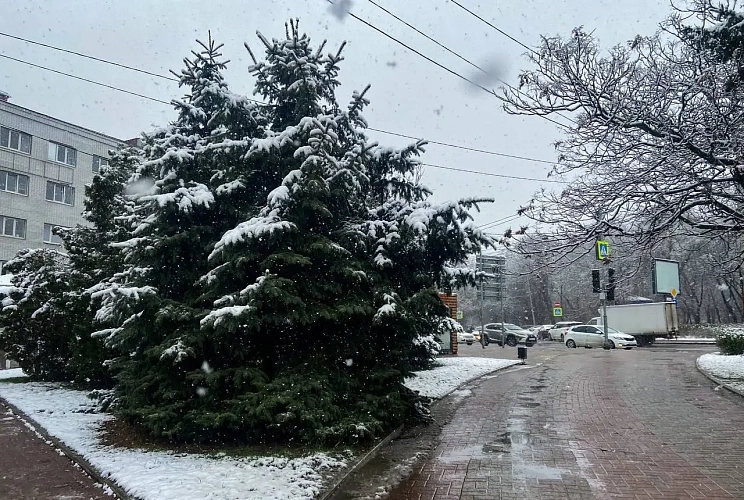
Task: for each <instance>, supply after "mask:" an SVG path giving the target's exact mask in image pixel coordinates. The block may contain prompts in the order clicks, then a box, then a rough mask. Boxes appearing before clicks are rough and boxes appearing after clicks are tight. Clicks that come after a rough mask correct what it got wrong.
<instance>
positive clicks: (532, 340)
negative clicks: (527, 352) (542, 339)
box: [485, 323, 537, 347]
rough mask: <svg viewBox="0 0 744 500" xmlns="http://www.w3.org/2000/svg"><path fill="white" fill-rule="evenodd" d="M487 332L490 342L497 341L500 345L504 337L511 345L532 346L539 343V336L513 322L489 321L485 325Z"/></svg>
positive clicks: (507, 343)
mask: <svg viewBox="0 0 744 500" xmlns="http://www.w3.org/2000/svg"><path fill="white" fill-rule="evenodd" d="M485 333H486V335H487V336H488V337H487V338H488V341H489V342H495V343H496V344H498V345H502V344H501V339H502V337H503V339H504V342H506V345H508V346H509V347H516V345H517V344H525V345H526V346H527V347H532V346H533V345H535V344H536V343H537V336H536V335H535V334H534V333H532V332H529V331H527V330H523V329H522V328H521V327H519V326H517V325H513V324H511V323H503V324H502V323H489V324H487V325H485Z"/></svg>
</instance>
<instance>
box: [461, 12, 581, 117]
mask: <svg viewBox="0 0 744 500" xmlns="http://www.w3.org/2000/svg"><path fill="white" fill-rule="evenodd" d="M451 1H452V3H454V4H455V5H457V6H458V7H460V8H461V9H463V10H464V11H466V12H468V13H469V14H470V15H472V16H474V17H475V18H477V19H479V20H480V21H482V22H484V23H485V24H487V25H488V26H490V27H491V28H493V29H494V30H496V31H497V32H499V33H501V34H502V35H504V36H505V37H507V38H508V39H510V40H512V41H513V42H515V43H516V44H518V45H521V46H522V47H524V48H525V49H527V50H529V51H530V52H532V53H533V54H535V55H537V56H539V55H540V54H538V52H537V51H536V50H535V49H533V48H532V47H529V46H528V45H526V44H524V43H522V42H521V41H519V40H517V39H516V38H514V37H513V36H511V35H510V34H509V33H507V32H505V31H504V30H502V29H501V28H499V27H498V26H495V25H494V24H493V23H491V22H489V21H487V20H486V19H483V18H482V17H481V16H479V15H478V14H476V13H475V12H473V11H472V10H470V9H468V8H467V7H465V6H464V5H462V4H461V3H460V2H458V1H457V0H451ZM499 81H500V82H501V83H503V84H504V85H506V86H507V87H508V88H509V89H510V90H512V91H513V92H515V93H516V94H519V95H521V96H524V97H527V98H528V99H531V100H532V101H535V102H538V101H537V99H535V98H534V97H532V96H530V95H527V94H525V93H524V92H522V91H521V90H519V89H518V88H516V87H513V86H512V85H509V84H508V83H506V82H505V81H503V80H501V79H499ZM556 114H557V115H558V116H560V117H561V118H564V119H566V120H568V121H570V122H571V123H573V124H574V125H578V122H577V121H576V120H574V119H573V118H571V117H570V116H566V115H564V114H563V113H560V112H557V111H556ZM537 116H540V117H541V118H545V119H546V120H548V121H551V122H553V123H557V122H554V121H553V120H551V119H550V118H548V117H546V116H545V115H541V114H538V115H537ZM561 126H563V127H565V125H561Z"/></svg>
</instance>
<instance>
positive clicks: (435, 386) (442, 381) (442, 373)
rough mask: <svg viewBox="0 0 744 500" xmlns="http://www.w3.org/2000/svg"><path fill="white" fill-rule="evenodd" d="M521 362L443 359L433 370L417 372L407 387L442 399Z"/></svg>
mask: <svg viewBox="0 0 744 500" xmlns="http://www.w3.org/2000/svg"><path fill="white" fill-rule="evenodd" d="M518 362H519V361H515V360H511V359H490V358H468V357H459V356H458V357H453V358H442V359H440V360H439V363H440V364H441V365H442V366H438V367H436V368H434V369H433V370H429V371H424V372H417V373H416V376H415V377H411V378H408V379H406V387H408V388H409V389H412V390H414V391H419V392H420V393H421V395H422V396H428V397H430V398H435V399H438V398H442V397H444V396H446V395H447V394H449V393H450V392H452V391H453V390H455V389H456V388H457V387H458V386H459V385H461V384H464V383H465V382H467V381H468V380H472V379H474V378H477V377H480V376H481V375H485V374H486V373H489V372H492V371H494V370H500V369H501V368H505V367H507V366H511V365H515V364H517V363H518Z"/></svg>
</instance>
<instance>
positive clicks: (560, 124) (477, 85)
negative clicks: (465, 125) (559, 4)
mask: <svg viewBox="0 0 744 500" xmlns="http://www.w3.org/2000/svg"><path fill="white" fill-rule="evenodd" d="M326 1H327V2H328V3H329V4H331V5H335V3H334V2H333V0H326ZM346 13H347V14H348V15H349V16H351V17H352V18H354V19H356V20H357V21H359V22H361V23H363V24H365V25H367V26H369V27H370V28H372V29H373V30H375V31H377V32H378V33H380V34H381V35H383V36H385V37H387V38H389V39H391V40H393V41H394V42H395V43H397V44H399V45H401V46H403V47H405V48H406V49H408V50H410V51H411V52H413V53H414V54H416V55H417V56H419V57H422V58H424V59H426V60H427V61H429V62H430V63H432V64H434V65H435V66H437V67H439V68H441V69H443V70H445V71H446V72H448V73H450V74H452V75H455V76H457V77H458V78H461V79H462V80H465V81H466V82H468V83H470V84H471V85H474V86H476V87H478V88H479V89H481V90H483V91H484V92H486V93H488V94H490V95H491V96H493V97H495V98H496V99H498V100H500V101H502V102H504V103H507V102H508V101H507V100H506V99H504V98H503V97H501V96H500V95H498V94H497V93H496V92H494V91H493V90H491V89H487V88H486V87H484V86H483V85H481V84H479V83H476V82H474V81H473V80H471V79H470V78H468V77H466V76H463V75H461V74H460V73H458V72H457V71H455V70H453V69H450V68H448V67H447V66H445V65H443V64H441V63H439V62H437V61H435V60H434V59H432V58H431V57H429V56H427V55H425V54H423V53H421V52H419V51H418V50H416V49H414V48H413V47H411V46H410V45H408V44H406V43H404V42H401V41H400V40H398V39H397V38H395V37H394V36H392V35H390V34H389V33H387V32H385V31H384V30H382V29H380V28H378V27H377V26H375V25H374V24H372V23H370V22H369V21H366V20H365V19H362V18H361V17H359V16H357V15H356V14H354V13H353V12H351V11H347V12H346ZM406 24H408V23H406ZM416 31H418V30H416ZM497 80H498V81H499V82H501V83H503V84H504V85H505V86H507V87H508V88H510V89H511V90H513V91H514V92H517V93H520V94H521V93H522V92H521V91H520V90H519V89H516V88H514V87H512V86H511V85H509V84H508V83H506V82H505V81H503V80H501V79H497ZM559 115H560V113H559ZM537 116H539V117H541V118H543V119H544V120H547V121H549V122H551V123H553V124H555V125H558V126H559V127H563V128H569V127H568V126H567V125H564V124H563V123H560V122H558V121H556V120H553V119H552V118H549V117H547V116H545V115H537ZM560 116H563V115H560ZM563 118H566V119H567V120H569V121H571V122H573V123H576V122H575V121H574V120H572V119H571V118H568V117H566V116H563Z"/></svg>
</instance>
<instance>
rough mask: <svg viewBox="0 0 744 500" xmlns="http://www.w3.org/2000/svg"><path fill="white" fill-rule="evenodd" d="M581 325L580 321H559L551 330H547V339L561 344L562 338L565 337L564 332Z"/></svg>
mask: <svg viewBox="0 0 744 500" xmlns="http://www.w3.org/2000/svg"><path fill="white" fill-rule="evenodd" d="M581 324H582V323H581V321H559V322H558V323H556V324H555V325H553V328H551V329H550V330H548V338H549V339H550V340H560V341H561V342H563V336H564V335H565V333H566V331H567V330H568V329H569V328H571V327H572V326H578V325H581Z"/></svg>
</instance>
